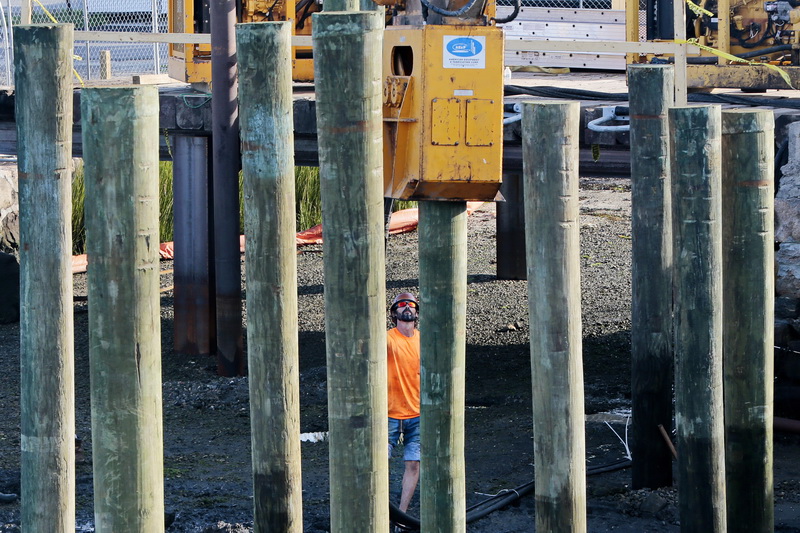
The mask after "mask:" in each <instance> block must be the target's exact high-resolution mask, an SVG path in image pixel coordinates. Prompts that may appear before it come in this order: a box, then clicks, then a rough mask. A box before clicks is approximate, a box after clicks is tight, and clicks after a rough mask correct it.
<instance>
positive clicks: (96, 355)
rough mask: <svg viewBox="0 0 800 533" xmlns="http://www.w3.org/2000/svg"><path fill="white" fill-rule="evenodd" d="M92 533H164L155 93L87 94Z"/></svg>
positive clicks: (152, 90)
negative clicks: (123, 532)
mask: <svg viewBox="0 0 800 533" xmlns="http://www.w3.org/2000/svg"><path fill="white" fill-rule="evenodd" d="M81 131H82V134H83V154H84V161H85V176H86V251H87V255H88V257H89V269H88V281H89V289H88V293H89V360H90V372H91V388H92V466H93V473H94V512H95V514H94V516H95V531H97V532H98V533H106V532H107V533H115V532H118V531H125V532H130V533H133V532H140V533H152V532H159V531H164V472H163V462H164V457H163V455H164V454H163V431H162V422H161V314H160V306H159V301H160V293H159V264H158V261H159V240H158V194H159V191H158V138H159V134H158V90H157V89H156V88H155V87H115V88H95V89H84V90H83V92H82V95H81Z"/></svg>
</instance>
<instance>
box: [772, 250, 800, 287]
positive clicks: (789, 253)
mask: <svg viewBox="0 0 800 533" xmlns="http://www.w3.org/2000/svg"><path fill="white" fill-rule="evenodd" d="M775 262H776V263H777V267H778V268H777V270H778V272H777V278H776V280H775V294H776V295H777V296H788V297H791V298H797V297H800V244H795V243H786V242H783V243H781V245H780V248H778V250H777V251H776V252H775Z"/></svg>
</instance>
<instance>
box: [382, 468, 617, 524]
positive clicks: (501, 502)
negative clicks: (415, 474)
mask: <svg viewBox="0 0 800 533" xmlns="http://www.w3.org/2000/svg"><path fill="white" fill-rule="evenodd" d="M631 464H632V463H631V460H630V459H620V460H619V461H615V462H613V463H609V464H605V465H598V466H593V467H589V468H587V469H586V475H587V476H594V475H597V474H605V473H608V472H615V471H617V470H622V469H624V468H628V467H630V466H631ZM535 486H536V482H535V481H529V482H528V483H525V484H524V485H520V486H519V487H517V488H515V489H511V490H504V491H502V492H499V493H497V494H495V495H494V496H490V497H489V498H487V499H485V500H483V501H482V502H478V503H476V504H475V505H473V506H472V507H469V508H468V509H467V523H468V524H469V523H471V522H475V521H476V520H480V519H481V518H483V517H484V516H486V515H488V514H489V513H492V512H494V511H497V510H499V509H502V508H503V507H506V506H508V505H511V504H512V503H514V502H516V501H518V500H521V499H522V498H523V497H524V496H527V495H528V494H530V493H532V492H533V491H534V489H535ZM389 519H390V520H391V521H392V522H393V523H394V524H396V525H398V526H400V528H401V529H403V530H405V531H419V528H420V521H419V519H418V518H414V517H413V516H411V515H409V514H407V513H404V512H403V511H401V510H400V509H399V508H398V507H397V506H396V505H394V504H393V503H391V502H389Z"/></svg>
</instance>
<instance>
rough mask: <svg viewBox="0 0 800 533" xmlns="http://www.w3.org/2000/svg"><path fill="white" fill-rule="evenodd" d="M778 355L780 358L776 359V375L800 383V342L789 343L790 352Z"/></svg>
mask: <svg viewBox="0 0 800 533" xmlns="http://www.w3.org/2000/svg"><path fill="white" fill-rule="evenodd" d="M776 353H778V357H776V358H775V375H776V376H777V377H779V378H782V379H788V380H789V381H791V382H793V383H800V341H792V342H790V343H789V350H784V351H781V352H776Z"/></svg>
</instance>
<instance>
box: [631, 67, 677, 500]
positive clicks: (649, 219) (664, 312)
mask: <svg viewBox="0 0 800 533" xmlns="http://www.w3.org/2000/svg"><path fill="white" fill-rule="evenodd" d="M674 76H675V75H674V71H673V67H672V66H667V65H631V66H629V67H628V85H629V86H630V116H631V199H632V219H633V220H632V224H631V226H632V227H631V234H632V237H633V262H632V275H631V290H632V293H633V299H632V302H631V404H632V407H633V429H632V432H631V436H632V439H631V440H632V442H631V453H632V456H633V468H632V475H631V477H632V481H633V488H635V489H640V488H644V487H648V488H657V487H669V486H671V485H672V454H671V452H670V450H669V447H668V446H667V443H666V442H665V441H664V438H663V437H662V436H661V433H660V431H659V429H658V426H659V425H662V426H664V427H665V428H668V429H670V428H672V386H673V381H674V379H673V376H674V373H673V359H672V211H671V210H672V207H671V196H670V170H669V121H668V120H667V109H669V108H670V107H672V99H673V94H674V92H675V88H674V85H675V82H674Z"/></svg>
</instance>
